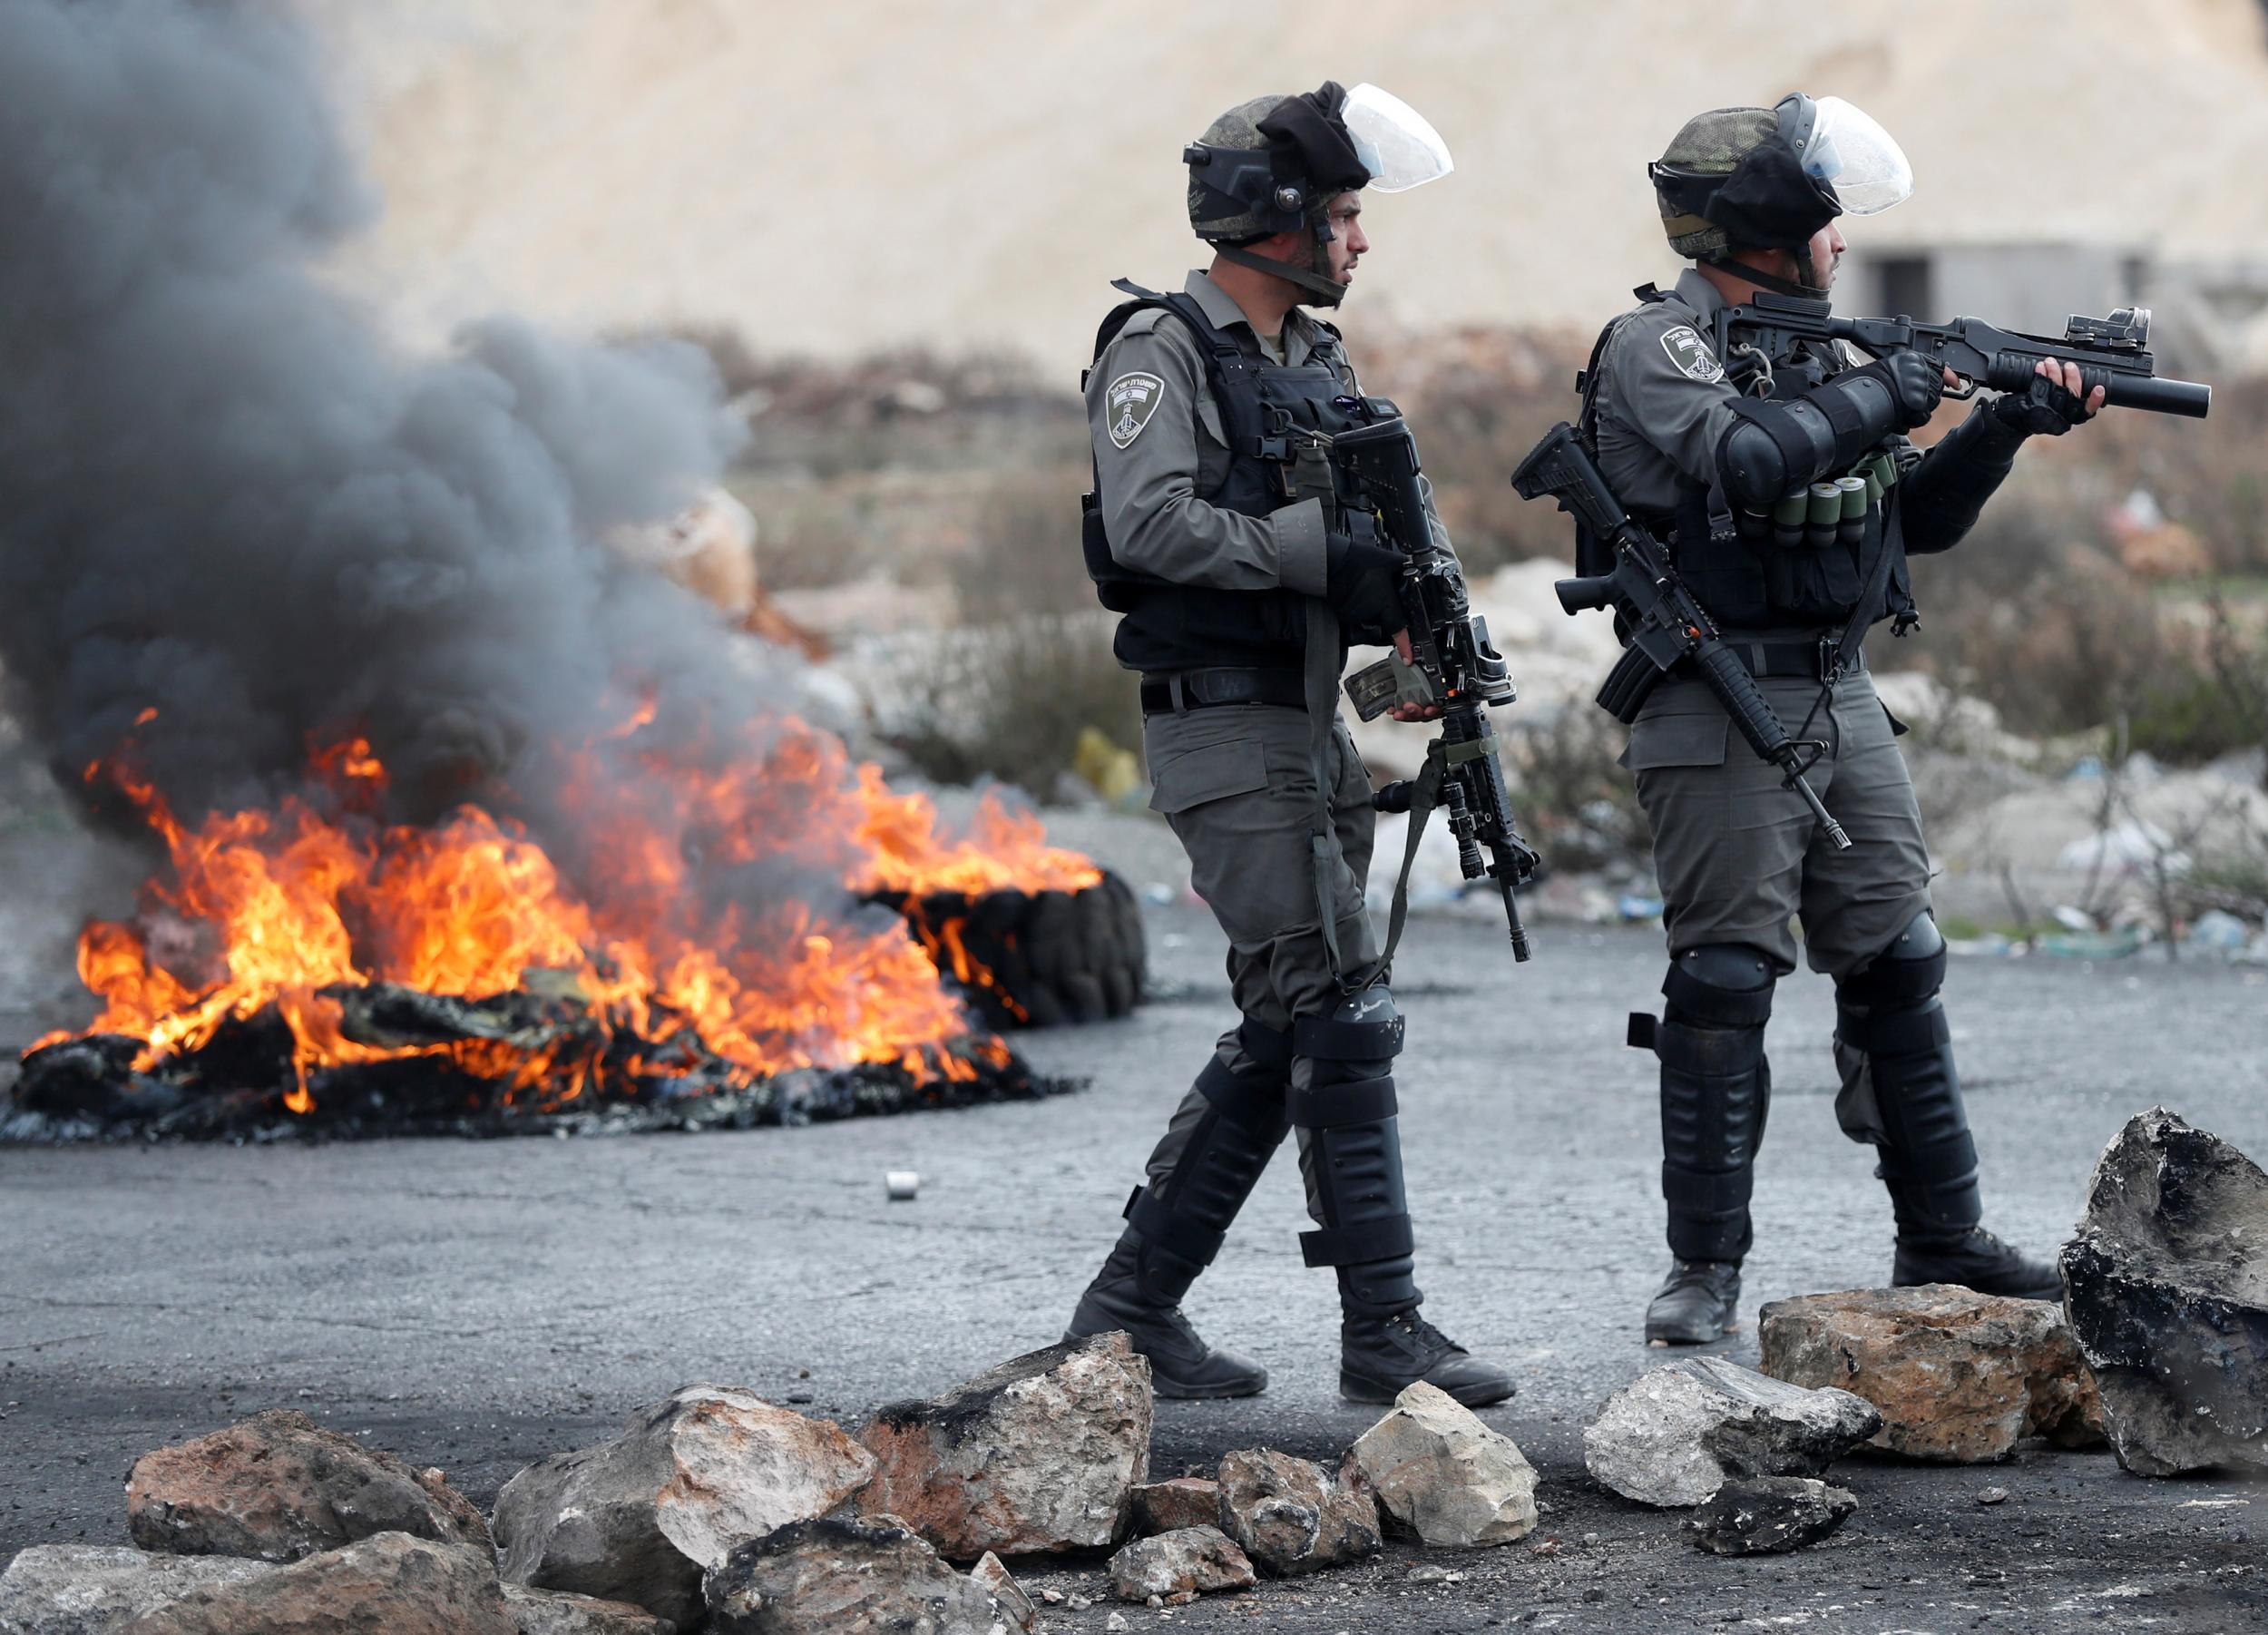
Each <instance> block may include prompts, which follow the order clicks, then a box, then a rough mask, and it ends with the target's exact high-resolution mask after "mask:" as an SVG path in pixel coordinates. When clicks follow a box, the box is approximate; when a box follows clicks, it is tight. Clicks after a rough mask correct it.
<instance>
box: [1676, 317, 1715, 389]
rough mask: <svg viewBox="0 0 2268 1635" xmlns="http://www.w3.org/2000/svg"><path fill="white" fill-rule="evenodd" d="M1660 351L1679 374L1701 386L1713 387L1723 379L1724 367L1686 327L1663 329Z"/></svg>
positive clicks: (1690, 329)
mask: <svg viewBox="0 0 2268 1635" xmlns="http://www.w3.org/2000/svg"><path fill="white" fill-rule="evenodd" d="M1662 350H1663V351H1665V352H1667V353H1668V354H1669V361H1670V362H1672V363H1674V364H1676V365H1677V372H1678V373H1679V374H1681V375H1686V376H1690V377H1692V378H1694V379H1696V380H1697V381H1699V382H1700V383H1701V384H1702V385H1703V386H1715V385H1716V383H1717V382H1718V381H1720V380H1722V379H1724V378H1725V366H1724V365H1723V364H1721V363H1719V362H1717V360H1716V353H1714V352H1712V351H1710V350H1709V348H1708V345H1707V343H1706V342H1705V341H1704V340H1703V339H1702V338H1700V337H1699V336H1698V335H1696V334H1695V333H1694V332H1693V330H1692V328H1691V327H1689V326H1688V325H1685V324H1679V325H1678V326H1677V328H1675V329H1665V330H1664V331H1663V332H1662Z"/></svg>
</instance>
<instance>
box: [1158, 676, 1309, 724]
mask: <svg viewBox="0 0 2268 1635" xmlns="http://www.w3.org/2000/svg"><path fill="white" fill-rule="evenodd" d="M1228 704H1262V705H1268V706H1271V707H1273V708H1275V709H1278V710H1305V709H1306V708H1307V686H1306V680H1305V677H1303V676H1302V675H1301V674H1300V672H1299V671H1295V670H1176V671H1160V672H1153V673H1150V674H1147V675H1144V676H1143V677H1142V713H1143V714H1144V715H1180V714H1182V713H1184V712H1186V711H1188V710H1211V709H1217V708H1220V707H1222V706H1224V705H1228Z"/></svg>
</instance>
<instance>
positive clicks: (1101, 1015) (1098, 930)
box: [883, 869, 1149, 1028]
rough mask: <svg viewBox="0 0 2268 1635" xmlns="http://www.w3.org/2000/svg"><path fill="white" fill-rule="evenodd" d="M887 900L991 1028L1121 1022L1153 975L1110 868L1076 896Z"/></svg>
mask: <svg viewBox="0 0 2268 1635" xmlns="http://www.w3.org/2000/svg"><path fill="white" fill-rule="evenodd" d="M883 900H885V901H886V902H888V903H889V904H890V906H892V907H894V908H895V909H896V910H897V911H898V912H899V913H900V914H902V915H904V916H905V921H906V924H907V925H909V926H911V927H912V929H913V931H914V935H915V936H917V937H918V938H919V939H920V940H921V944H922V945H923V946H924V948H926V949H927V950H928V951H929V956H930V958H931V959H933V960H934V961H935V962H936V964H937V969H938V970H939V971H940V972H942V973H943V974H944V975H946V976H948V977H951V978H952V979H953V981H954V982H956V983H958V984H960V985H961V988H962V990H963V992H964V993H965V994H967V996H968V999H969V1002H970V1004H971V1005H972V1006H973V1008H974V1009H975V1011H976V1012H977V1013H978V1014H979V1015H980V1016H982V1018H983V1020H984V1021H985V1023H987V1024H989V1025H990V1026H992V1027H995V1028H1012V1027H1054V1026H1057V1025H1059V1024H1061V1023H1066V1022H1100V1021H1103V1020H1105V1019H1106V1018H1109V1017H1112V1016H1123V1015H1125V1014H1126V1013H1128V1012H1129V1011H1131V1010H1132V1009H1133V1008H1134V1007H1135V1006H1136V1005H1138V1004H1140V1003H1141V999H1142V988H1143V984H1144V982H1145V980H1146V978H1147V974H1148V971H1149V950H1148V945H1147V943H1146V941H1145V939H1144V936H1143V933H1142V909H1141V905H1140V904H1139V902H1137V901H1136V900H1135V896H1134V892H1133V888H1132V887H1131V886H1128V885H1127V883H1126V882H1125V881H1124V880H1122V879H1120V878H1119V876H1117V875H1114V874H1112V873H1110V871H1108V870H1107V869H1106V870H1104V871H1103V872H1102V878H1101V879H1100V880H1099V881H1097V882H1096V883H1095V884H1094V885H1092V886H1087V887H1085V888H1083V889H1081V890H1079V891H1038V892H1023V891H991V892H986V893H984V894H983V895H982V896H975V897H971V896H967V895H966V894H964V893H962V892H950V891H947V892H930V893H925V894H923V895H921V896H906V895H900V894H890V895H887V896H885V897H884V899H883Z"/></svg>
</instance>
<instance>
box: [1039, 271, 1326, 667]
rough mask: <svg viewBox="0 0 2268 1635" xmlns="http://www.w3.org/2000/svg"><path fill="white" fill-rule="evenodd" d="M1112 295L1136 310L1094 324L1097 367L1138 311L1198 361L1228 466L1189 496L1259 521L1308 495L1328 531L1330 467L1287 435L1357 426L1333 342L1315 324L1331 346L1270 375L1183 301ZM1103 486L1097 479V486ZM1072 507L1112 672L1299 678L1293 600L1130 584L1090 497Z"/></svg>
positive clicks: (1302, 617) (1301, 645) (1149, 579)
mask: <svg viewBox="0 0 2268 1635" xmlns="http://www.w3.org/2000/svg"><path fill="white" fill-rule="evenodd" d="M1116 288H1118V289H1123V290H1125V291H1127V292H1128V293H1129V294H1130V295H1132V296H1133V297H1134V298H1135V299H1132V300H1129V301H1127V302H1125V303H1124V304H1123V305H1121V306H1119V307H1118V308H1114V309H1113V310H1112V311H1111V313H1110V316H1109V317H1108V318H1104V319H1103V321H1102V328H1100V330H1098V331H1097V332H1096V335H1095V357H1096V359H1097V360H1098V361H1100V358H1101V357H1102V354H1103V350H1104V348H1107V347H1108V346H1110V342H1111V341H1112V340H1114V339H1115V338H1117V337H1118V333H1119V330H1120V329H1122V328H1125V327H1126V322H1127V320H1128V319H1129V318H1132V317H1133V316H1134V315H1135V314H1136V313H1137V312H1139V311H1140V310H1142V309H1143V308H1146V307H1158V308H1164V309H1165V310H1166V311H1168V312H1170V313H1172V314H1173V315H1174V317H1175V318H1178V319H1179V320H1180V321H1181V322H1183V323H1185V324H1187V325H1188V327H1189V328H1190V331H1191V332H1192V333H1193V334H1195V335H1196V337H1197V340H1198V349H1199V350H1200V351H1202V352H1203V353H1204V355H1205V371H1206V377H1207V384H1208V385H1209V386H1210V387H1211V390H1212V394H1213V400H1214V402H1215V403H1216V404H1217V406H1219V409H1220V417H1221V430H1222V432H1223V434H1224V435H1225V436H1226V437H1227V443H1228V454H1229V461H1228V469H1227V474H1226V475H1224V476H1223V477H1222V479H1221V481H1220V483H1219V485H1218V486H1217V487H1215V488H1214V489H1212V490H1211V491H1210V492H1207V491H1204V490H1200V491H1199V492H1198V496H1197V497H1198V498H1199V499H1200V500H1203V501H1204V502H1205V503H1206V504H1209V505H1216V506H1218V507H1219V508H1220V509H1222V510H1224V511H1235V512H1239V513H1241V514H1244V515H1246V516H1266V515H1267V514H1269V513H1271V512H1274V511H1280V510H1281V509H1283V508H1284V507H1285V506H1286V505H1290V504H1296V503H1297V502H1298V501H1300V500H1303V499H1306V498H1309V497H1311V496H1312V497H1315V498H1319V499H1321V500H1322V501H1323V504H1324V515H1325V523H1326V524H1332V525H1335V524H1336V511H1335V504H1334V500H1333V498H1332V492H1331V476H1330V469H1329V465H1328V464H1327V462H1326V461H1325V459H1324V457H1323V455H1322V452H1321V451H1320V450H1318V449H1316V448H1315V447H1313V446H1312V445H1297V444H1295V443H1294V442H1293V441H1292V440H1291V438H1290V437H1289V436H1287V434H1288V433H1290V432H1292V431H1293V430H1295V429H1297V428H1304V429H1306V430H1310V431H1320V432H1327V433H1335V432H1340V431H1344V430H1346V429H1348V428H1349V427H1351V426H1354V425H1357V424H1359V423H1358V422H1357V421H1355V420H1354V419H1353V418H1351V417H1350V416H1349V414H1348V407H1345V406H1352V405H1353V404H1354V398H1353V397H1352V396H1351V395H1350V391H1349V388H1348V387H1347V384H1346V381H1345V379H1344V377H1343V376H1342V375H1341V374H1340V365H1341V362H1342V357H1341V354H1340V351H1339V345H1338V331H1337V330H1335V329H1334V328H1331V326H1330V325H1328V324H1324V325H1322V326H1321V328H1323V329H1324V330H1325V332H1326V335H1327V337H1328V338H1319V339H1318V340H1317V342H1316V344H1315V349H1314V350H1313V351H1311V352H1310V353H1309V354H1308V356H1307V360H1306V361H1305V362H1304V363H1300V364H1295V365H1277V364H1275V363H1272V362H1270V361H1268V360H1267V359H1266V358H1264V357H1258V356H1256V354H1255V353H1253V352H1248V351H1246V349H1245V348H1243V347H1242V346H1240V345H1238V343H1237V338H1236V337H1235V336H1233V335H1231V334H1230V333H1228V332H1227V330H1224V329H1219V328H1215V327H1214V326H1213V325H1212V323H1211V322H1210V321H1208V320H1207V318H1206V316H1205V311H1204V308H1201V307H1199V306H1198V304H1197V302H1196V301H1195V300H1194V299H1191V298H1190V297H1189V296H1188V295H1187V294H1183V293H1180V292H1178V291H1177V292H1176V293H1174V294H1171V295H1160V294H1158V293H1157V292H1156V291H1154V290H1149V289H1141V288H1140V287H1139V285H1135V284H1130V283H1128V282H1126V281H1125V280H1123V279H1121V280H1119V282H1118V283H1117V285H1116ZM1082 385H1083V382H1082ZM1342 405H1345V406H1342ZM1100 482H1101V478H1100V470H1099V469H1098V472H1097V476H1096V483H1097V486H1098V487H1100ZM1080 514H1081V515H1080V524H1081V526H1080V535H1081V539H1080V543H1081V548H1082V550H1083V551H1084V553H1085V555H1086V561H1087V573H1088V576H1089V577H1090V578H1091V579H1092V580H1093V581H1094V582H1095V592H1096V594H1097V595H1098V596H1099V597H1100V600H1101V602H1102V605H1103V606H1104V607H1106V608H1109V609H1110V611H1111V612H1115V613H1118V614H1120V615H1121V617H1120V619H1119V631H1118V636H1117V639H1116V640H1115V641H1114V642H1113V644H1112V649H1113V651H1115V652H1116V653H1117V655H1118V659H1119V662H1120V663H1121V664H1124V665H1127V666H1128V667H1129V668H1130V669H1135V670H1139V671H1152V672H1154V671H1175V670H1196V669H1202V668H1207V667H1212V666H1236V667H1240V668H1247V667H1248V668H1253V669H1263V670H1297V669H1299V668H1300V664H1301V660H1302V657H1303V654H1304V652H1305V646H1306V632H1307V612H1306V606H1305V601H1306V599H1305V597H1303V596H1301V595H1300V594H1299V593H1298V592H1295V591H1286V590H1269V591H1224V590H1216V589H1213V588H1211V587H1209V586H1205V585H1188V584H1176V583H1173V582H1172V581H1170V580H1165V579H1158V578H1156V577H1154V576H1152V575H1150V574H1148V573H1138V572H1136V571H1135V570H1133V569H1131V568H1128V567H1126V566H1124V565H1122V564H1121V563H1119V562H1118V560H1117V559H1116V558H1114V557H1113V556H1112V555H1111V554H1110V540H1109V538H1108V537H1107V536H1106V534H1105V533H1104V531H1103V524H1102V510H1101V504H1100V499H1099V498H1098V496H1097V495H1096V494H1093V493H1090V494H1085V495H1084V496H1082V497H1081V499H1080Z"/></svg>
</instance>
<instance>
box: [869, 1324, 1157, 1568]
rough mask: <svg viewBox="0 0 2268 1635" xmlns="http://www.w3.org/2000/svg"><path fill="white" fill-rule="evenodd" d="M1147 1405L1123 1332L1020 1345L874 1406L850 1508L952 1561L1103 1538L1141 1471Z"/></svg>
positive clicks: (1114, 1527)
mask: <svg viewBox="0 0 2268 1635" xmlns="http://www.w3.org/2000/svg"><path fill="white" fill-rule="evenodd" d="M1150 1410H1151V1403H1150V1389H1149V1362H1148V1361H1147V1360H1145V1359H1144V1358H1142V1357H1140V1356H1136V1355H1135V1353H1134V1349H1133V1347H1132V1346H1131V1345H1130V1344H1129V1342H1128V1340H1127V1337H1126V1336H1124V1335H1123V1334H1105V1335H1097V1336H1094V1337H1092V1338H1091V1339H1085V1340H1078V1341H1070V1342H1066V1343H1064V1344H1062V1345H1060V1346H1048V1347H1046V1348H1045V1349H1044V1350H1040V1351H1034V1352H1031V1353H1029V1354H1027V1355H1026V1356H1020V1357H1015V1358H1012V1360H1010V1361H1008V1362H1005V1363H1002V1364H1001V1365H1000V1366H998V1367H997V1368H992V1369H990V1370H988V1371H987V1372H985V1373H983V1374H980V1375H978V1376H976V1378H974V1379H973V1380H970V1381H969V1382H967V1383H966V1384H965V1385H957V1386H955V1387H954V1388H953V1390H951V1391H948V1392H946V1393H945V1395H943V1396H939V1397H934V1398H931V1399H930V1400H928V1401H925V1402H899V1403H892V1404H890V1405H887V1406H885V1407H884V1408H882V1409H880V1410H878V1411H877V1412H876V1413H875V1416H874V1418H873V1420H872V1421H871V1422H870V1423H869V1424H868V1425H866V1428H865V1430H863V1431H861V1432H860V1433H859V1439H860V1440H861V1441H862V1442H864V1443H865V1444H866V1446H867V1447H868V1448H869V1449H871V1450H872V1451H873V1453H874V1455H875V1459H876V1461H877V1462H878V1469H877V1470H876V1472H875V1484H874V1487H873V1489H872V1491H871V1492H869V1493H867V1494H866V1495H865V1498H864V1499H862V1500H861V1502H860V1503H861V1508H862V1509H865V1510H866V1511H868V1512H869V1513H872V1512H876V1511H883V1512H887V1513H889V1514H891V1515H894V1516H900V1517H903V1518H904V1520H905V1522H906V1523H907V1524H908V1525H909V1526H911V1527H912V1528H913V1529H914V1531H915V1532H919V1533H920V1534H921V1535H922V1536H923V1537H924V1538H925V1539H927V1540H928V1541H929V1542H931V1543H932V1544H934V1545H935V1546H936V1547H937V1548H938V1549H939V1550H940V1551H942V1552H943V1553H944V1554H946V1555H948V1556H950V1557H951V1558H952V1559H953V1560H954V1561H956V1562H974V1561H975V1560H976V1559H977V1558H978V1557H979V1556H981V1555H982V1554H983V1553H984V1552H986V1551H988V1550H990V1551H993V1552H997V1553H998V1554H1001V1555H1004V1556H1005V1555H1028V1554H1031V1553H1033V1552H1040V1551H1053V1550H1100V1549H1102V1548H1103V1547H1105V1546H1107V1545H1110V1544H1113V1543H1116V1542H1118V1539H1119V1534H1120V1533H1121V1532H1122V1531H1123V1530H1124V1524H1125V1519H1126V1511H1127V1501H1128V1496H1129V1493H1131V1492H1132V1491H1133V1489H1134V1488H1135V1486H1136V1485H1138V1484H1139V1483H1142V1482H1144V1481H1146V1480H1148V1478H1149V1424H1150Z"/></svg>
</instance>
